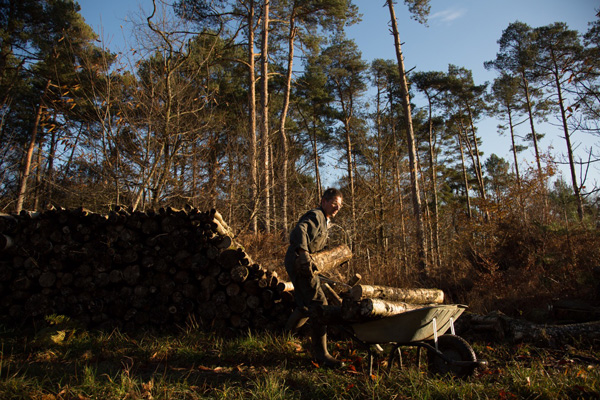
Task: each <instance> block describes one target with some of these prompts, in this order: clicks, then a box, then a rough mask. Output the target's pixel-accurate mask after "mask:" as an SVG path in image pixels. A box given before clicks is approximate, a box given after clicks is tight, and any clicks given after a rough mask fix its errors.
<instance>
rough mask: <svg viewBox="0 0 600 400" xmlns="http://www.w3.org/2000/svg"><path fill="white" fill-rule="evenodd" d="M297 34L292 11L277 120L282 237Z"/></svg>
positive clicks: (285, 220)
mask: <svg viewBox="0 0 600 400" xmlns="http://www.w3.org/2000/svg"><path fill="white" fill-rule="evenodd" d="M296 34H297V29H296V16H295V13H294V11H292V15H291V16H290V31H289V36H288V63H287V74H286V80H285V89H284V93H283V108H282V110H281V119H280V122H279V134H280V136H281V178H280V181H281V218H282V220H281V228H282V234H283V236H284V237H287V235H288V214H287V213H288V182H287V181H288V177H287V175H288V139H287V133H286V131H285V122H286V119H287V114H288V110H289V107H290V93H291V91H292V73H293V69H292V67H293V64H294V39H295V37H296Z"/></svg>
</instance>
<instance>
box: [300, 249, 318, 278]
mask: <svg viewBox="0 0 600 400" xmlns="http://www.w3.org/2000/svg"><path fill="white" fill-rule="evenodd" d="M316 271H317V266H316V265H315V263H314V262H313V259H312V257H311V255H310V254H309V252H308V251H303V250H300V251H299V252H298V257H296V272H297V273H298V275H300V276H305V277H308V278H312V276H313V275H314V273H315V272H316Z"/></svg>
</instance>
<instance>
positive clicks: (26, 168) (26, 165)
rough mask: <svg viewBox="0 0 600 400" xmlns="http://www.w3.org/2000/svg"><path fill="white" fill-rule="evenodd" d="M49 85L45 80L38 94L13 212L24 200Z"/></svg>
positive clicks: (18, 211) (18, 208)
mask: <svg viewBox="0 0 600 400" xmlns="http://www.w3.org/2000/svg"><path fill="white" fill-rule="evenodd" d="M49 87H50V80H48V81H47V82H46V87H45V88H44V91H43V92H42V95H41V96H40V103H39V104H38V108H37V111H36V113H35V122H34V124H33V129H32V131H31V137H30V138H29V145H28V146H27V153H26V154H25V158H24V160H23V172H22V173H21V182H20V183H19V194H18V196H17V204H16V206H15V212H17V213H20V212H21V210H22V209H23V203H24V202H25V195H26V192H27V179H28V178H29V174H30V172H31V159H32V158H33V150H34V149H35V143H36V140H37V134H38V129H39V127H40V121H41V119H42V113H43V110H44V104H43V103H44V96H45V95H46V91H47V90H48V88H49Z"/></svg>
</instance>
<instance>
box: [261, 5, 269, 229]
mask: <svg viewBox="0 0 600 400" xmlns="http://www.w3.org/2000/svg"><path fill="white" fill-rule="evenodd" d="M269 7H270V1H269V0H265V2H264V4H263V15H262V18H263V31H262V48H261V57H262V60H261V79H262V86H261V88H262V90H261V101H262V104H261V111H262V112H261V114H262V125H261V137H262V148H263V168H264V170H263V186H264V187H263V189H262V195H263V198H264V202H263V203H264V218H265V231H266V232H267V233H269V232H271V198H270V192H271V182H270V179H269V178H270V176H269V173H270V166H269V164H270V153H269V149H270V138H269Z"/></svg>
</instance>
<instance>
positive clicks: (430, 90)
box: [412, 71, 447, 266]
mask: <svg viewBox="0 0 600 400" xmlns="http://www.w3.org/2000/svg"><path fill="white" fill-rule="evenodd" d="M412 80H413V82H414V83H415V85H416V87H417V89H418V90H419V91H421V92H423V93H424V94H425V97H426V98H427V113H428V118H427V127H428V128H427V133H428V134H427V141H428V144H429V152H428V155H429V172H430V179H431V187H432V190H431V195H432V201H431V202H432V205H433V233H432V237H433V249H434V252H435V253H434V254H435V263H436V265H437V266H439V264H440V259H439V257H440V246H439V236H440V231H439V204H438V203H439V200H438V188H437V187H438V183H437V161H436V158H437V157H436V154H437V149H436V142H437V140H436V137H435V130H434V124H435V123H434V114H433V110H434V107H435V105H436V104H437V103H439V102H440V98H439V97H440V96H441V95H442V94H443V93H444V91H445V90H446V89H447V84H446V81H447V78H446V75H445V74H444V73H443V72H440V71H431V72H417V73H415V74H413V76H412Z"/></svg>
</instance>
